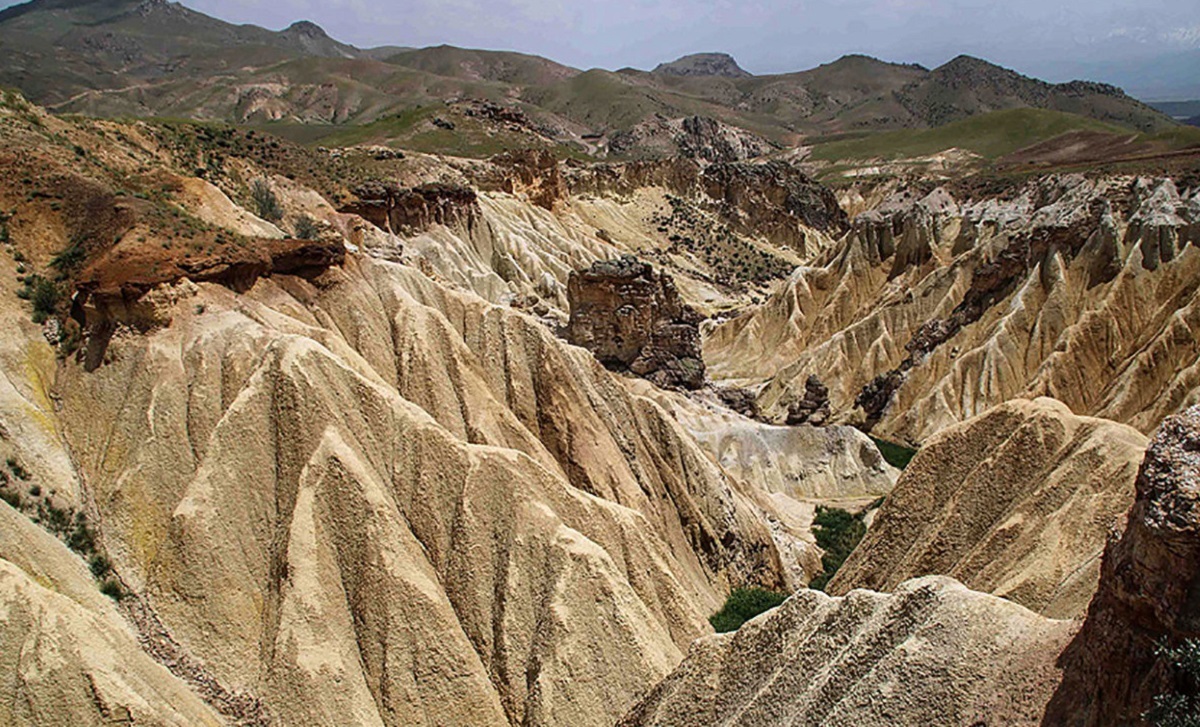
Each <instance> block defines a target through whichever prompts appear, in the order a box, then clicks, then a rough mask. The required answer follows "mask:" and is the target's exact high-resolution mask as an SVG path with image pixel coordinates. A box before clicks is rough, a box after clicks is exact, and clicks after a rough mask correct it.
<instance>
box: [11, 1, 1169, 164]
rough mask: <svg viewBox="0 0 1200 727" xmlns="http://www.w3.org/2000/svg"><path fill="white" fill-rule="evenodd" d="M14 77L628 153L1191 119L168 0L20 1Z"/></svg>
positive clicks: (1110, 94) (32, 94)
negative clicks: (973, 127) (349, 25)
mask: <svg viewBox="0 0 1200 727" xmlns="http://www.w3.org/2000/svg"><path fill="white" fill-rule="evenodd" d="M0 83H2V84H5V85H9V86H15V87H17V88H19V89H21V90H22V91H23V92H24V93H25V94H26V95H27V96H28V97H29V98H31V99H32V100H33V101H35V102H37V103H39V104H43V105H46V106H48V107H50V108H51V109H53V110H55V111H58V112H75V113H84V114H92V115H99V116H169V117H186V118H197V119H213V120H223V121H229V122H235V123H255V124H259V123H274V124H277V125H280V126H298V125H305V126H308V127H311V128H310V130H309V131H308V132H303V133H304V134H307V135H308V136H307V138H310V139H312V138H318V137H320V136H322V135H325V134H333V135H336V134H338V133H343V134H349V137H348V138H351V139H354V140H384V141H387V140H396V139H409V140H412V141H413V142H414V143H417V144H419V143H423V142H422V140H425V141H428V140H429V139H434V138H435V137H436V138H439V139H440V138H441V137H438V136H437V135H438V134H448V133H449V130H450V129H451V128H452V127H453V128H457V127H458V126H459V125H460V124H461V125H462V131H463V132H467V131H470V130H472V129H475V128H476V127H475V126H474V125H473V124H476V123H477V122H478V121H479V120H480V119H485V120H487V121H488V122H489V123H491V126H490V127H488V130H487V134H489V135H492V136H495V134H497V133H499V134H509V135H515V136H516V137H522V136H524V137H528V138H529V140H531V142H537V143H539V144H545V145H567V146H574V147H576V148H579V149H581V150H583V151H586V152H590V153H600V154H603V153H605V152H607V153H609V154H619V155H624V156H637V155H640V154H653V153H656V152H657V151H660V150H662V149H663V148H666V147H669V146H670V144H671V143H676V142H677V140H678V138H679V136H680V134H686V133H687V132H685V131H681V129H682V128H683V127H682V126H681V125H680V124H681V120H683V119H687V118H692V117H707V118H710V119H712V120H714V121H715V124H716V125H715V126H706V127H703V128H704V129H705V130H706V133H708V134H709V136H710V137H711V138H707V137H706V138H705V139H702V140H700V141H699V142H696V143H700V144H701V145H704V144H710V145H711V144H718V145H719V144H731V143H733V141H736V142H737V143H738V144H742V145H747V144H749V145H751V146H754V145H755V144H760V143H761V144H768V145H786V144H793V143H796V142H797V141H798V140H800V139H802V138H805V137H811V136H814V135H825V136H827V135H831V134H846V133H862V132H871V131H879V130H888V129H904V128H927V127H932V126H938V125H942V124H946V123H949V122H953V121H957V120H961V119H964V118H967V117H970V116H974V115H978V114H981V113H986V112H990V111H996V110H1002V109H1012V108H1022V107H1034V108H1042V109H1050V110H1055V111H1061V112H1068V113H1072V114H1078V115H1081V116H1085V117H1089V118H1091V119H1096V120H1099V121H1104V122H1107V123H1112V124H1118V125H1121V126H1125V127H1128V128H1130V129H1136V130H1140V131H1157V130H1161V129H1164V128H1168V127H1171V126H1173V125H1174V124H1175V123H1176V122H1175V121H1173V120H1172V119H1171V118H1170V117H1168V116H1167V115H1166V114H1163V113H1162V112H1160V111H1158V110H1156V109H1154V108H1151V107H1149V106H1147V105H1145V104H1143V103H1141V102H1139V101H1137V100H1135V99H1133V98H1131V97H1129V96H1127V95H1126V94H1125V93H1124V92H1122V91H1121V90H1120V89H1118V88H1116V87H1113V86H1109V85H1105V84H1099V83H1091V82H1084V81H1074V82H1071V83H1065V84H1050V83H1046V82H1043V81H1039V80H1037V79H1033V78H1028V77H1025V76H1022V75H1020V74H1018V73H1016V72H1014V71H1011V70H1008V69H1005V68H1001V67H999V66H996V65H994V64H991V63H988V62H986V61H983V60H980V59H977V58H971V57H968V56H960V57H958V58H955V59H953V60H952V61H950V62H948V63H946V64H944V65H942V66H939V67H937V68H934V69H932V70H930V69H927V68H924V67H921V66H918V65H915V64H914V65H904V64H895V63H886V62H883V61H880V60H876V59H874V58H870V57H866V56H857V55H855V56H846V57H843V58H841V59H838V60H837V61H834V62H832V63H829V64H826V65H822V66H819V67H817V68H814V69H811V70H807V71H800V72H796V73H785V74H777V75H766V76H755V75H752V74H750V73H748V72H746V71H745V70H743V69H742V68H741V67H739V66H738V65H737V63H736V61H734V59H733V58H731V57H729V56H727V55H724V54H698V55H694V56H687V57H684V58H681V59H679V60H676V61H673V62H670V63H664V64H662V65H660V66H659V67H657V68H656V69H655V70H654V71H650V72H646V71H639V70H634V69H622V70H620V71H616V72H611V71H606V70H599V69H594V70H589V71H580V70H578V69H574V68H570V67H567V66H564V65H561V64H558V63H555V62H553V61H551V60H547V59H545V58H540V57H537V56H529V55H522V54H519V53H510V52H498V51H482V50H465V49H461V48H454V47H450V46H438V47H433V48H420V49H409V48H398V47H386V48H375V49H366V50H364V49H359V48H355V47H353V46H350V45H347V44H344V43H340V42H338V41H337V40H334V39H333V38H330V37H329V36H328V35H327V34H326V33H325V31H323V30H322V29H321V28H320V27H318V26H317V25H315V24H313V23H310V22H304V21H302V22H298V23H295V24H293V25H291V26H290V27H288V28H287V29H285V30H282V31H278V32H276V31H270V30H266V29H263V28H259V27H257V26H252V25H234V24H231V23H227V22H224V21H222V20H219V19H216V18H212V17H209V16H207V15H204V14H202V13H199V12H196V11H193V10H190V9H188V8H186V7H184V6H182V5H180V4H178V3H171V2H167V1H166V0H90V1H89V0H33V1H32V2H28V3H25V4H22V5H17V6H13V7H11V8H9V9H7V10H4V11H2V12H0ZM447 102H449V105H447ZM443 116H444V117H446V118H442V117H443ZM434 122H440V123H438V124H436V125H435V123H434ZM492 122H495V123H492ZM327 127H328V128H327ZM334 127H336V128H334ZM337 128H342V129H349V128H354V129H356V131H354V132H338V131H337ZM693 128H698V127H695V125H693ZM714 130H715V131H714ZM481 133H482V132H481ZM747 135H750V136H753V137H754V139H757V140H758V141H747ZM731 139H732V140H733V141H731ZM430 143H432V142H430ZM664 145H665V146H664Z"/></svg>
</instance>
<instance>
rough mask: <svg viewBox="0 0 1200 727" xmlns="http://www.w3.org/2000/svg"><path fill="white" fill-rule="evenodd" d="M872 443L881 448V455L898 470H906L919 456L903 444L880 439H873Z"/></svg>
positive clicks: (915, 451)
mask: <svg viewBox="0 0 1200 727" xmlns="http://www.w3.org/2000/svg"><path fill="white" fill-rule="evenodd" d="M871 441H872V442H874V443H875V446H876V447H878V448H879V453H880V454H882V455H883V458H884V460H886V461H887V463H888V464H890V465H891V466H893V467H895V468H896V469H901V470H902V469H904V468H905V467H907V466H908V463H909V462H911V461H912V458H913V457H916V456H917V450H915V449H913V448H912V447H906V446H904V445H903V444H896V443H895V442H889V441H888V440H886V439H880V438H879V437H871Z"/></svg>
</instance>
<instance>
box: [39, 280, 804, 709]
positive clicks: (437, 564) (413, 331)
mask: <svg viewBox="0 0 1200 727" xmlns="http://www.w3.org/2000/svg"><path fill="white" fill-rule="evenodd" d="M163 300H165V301H166V303H165V304H166V305H169V306H170V309H169V310H168V311H166V312H165V313H164V312H162V311H160V312H159V314H158V315H157V316H156V320H158V321H162V320H163V319H164V317H166V318H168V319H170V320H171V321H172V322H171V323H170V325H169V326H167V327H165V328H160V329H157V330H154V331H152V332H150V333H148V334H147V335H145V336H142V335H136V334H131V333H122V332H121V331H118V332H117V334H116V335H115V336H114V337H113V338H112V340H111V342H110V343H109V344H108V348H107V351H106V352H105V355H104V359H105V360H106V361H108V363H107V364H105V365H103V366H101V367H99V368H97V369H96V370H94V371H90V372H89V371H86V370H84V369H83V368H82V367H79V366H75V365H72V366H69V367H67V369H66V370H64V371H63V372H62V374H61V378H60V387H59V390H60V392H61V395H62V397H63V410H62V413H61V417H62V419H63V420H64V422H65V423H66V429H67V433H68V439H69V441H70V443H71V446H72V449H73V450H74V451H75V452H76V453H77V454H78V457H79V461H80V465H81V468H82V470H83V472H84V473H85V476H86V479H87V481H88V482H89V485H90V487H91V488H92V494H93V496H94V498H95V501H96V505H97V509H98V512H99V519H100V522H101V523H102V524H103V526H104V533H105V539H106V543H107V546H108V548H109V551H110V553H112V555H113V557H114V560H115V561H116V563H117V565H118V569H119V570H120V572H121V573H122V576H123V577H124V578H126V580H128V581H129V582H130V584H131V586H133V587H134V589H135V590H137V591H139V592H143V593H145V594H146V596H147V598H148V601H149V603H150V604H152V605H153V607H154V608H155V609H156V610H157V612H158V614H159V616H160V617H161V618H162V620H163V622H164V623H165V624H166V626H167V627H168V628H169V629H170V630H171V631H172V632H173V634H174V636H175V637H176V638H177V640H178V641H179V642H180V643H181V644H182V645H183V646H184V647H185V648H187V649H188V650H189V651H191V652H192V653H193V654H195V656H197V657H198V658H199V659H200V660H201V661H203V662H204V663H205V664H207V665H208V667H209V668H210V669H211V670H212V672H213V673H214V674H215V675H216V676H217V678H219V679H220V680H221V681H222V682H223V683H226V684H228V685H231V687H233V688H238V689H245V690H248V691H251V692H253V693H255V694H256V695H257V696H259V697H260V698H261V699H262V700H263V702H264V704H265V705H266V707H267V708H268V709H269V710H270V712H271V713H272V714H273V715H274V716H275V717H276V718H277V719H279V720H281V721H282V722H284V723H314V724H327V723H336V722H342V721H344V720H345V719H346V718H347V715H352V718H353V721H355V722H357V723H362V724H414V723H426V724H437V723H447V722H453V723H456V724H488V725H491V724H503V723H513V724H516V723H521V724H531V725H537V724H565V723H570V724H597V725H598V724H610V723H611V722H612V721H613V720H615V719H616V717H617V716H619V714H620V713H621V712H623V711H624V710H625V708H626V707H627V706H628V705H629V704H630V702H631V701H632V700H633V699H634V698H635V697H636V696H637V695H638V694H640V693H641V692H642V691H643V690H644V688H645V685H646V684H649V683H652V682H653V681H654V680H656V679H657V678H659V677H660V676H662V675H663V674H665V673H666V672H667V671H668V670H669V669H670V668H672V666H673V665H674V664H675V663H676V661H677V660H678V658H679V656H680V649H681V648H682V647H683V646H684V645H686V644H687V643H689V642H690V641H691V640H692V639H693V638H695V637H696V636H699V635H702V634H703V633H706V632H707V631H708V626H707V623H706V621H705V619H706V617H707V615H708V614H709V613H711V612H712V611H714V610H716V608H717V607H718V606H719V603H720V601H721V600H722V598H723V594H724V592H725V590H726V589H727V588H728V587H730V586H732V585H736V584H740V583H760V584H763V585H767V586H770V587H775V588H778V587H781V586H782V585H783V566H782V564H781V562H780V560H779V556H778V554H777V551H776V548H775V546H774V544H773V542H772V540H771V536H770V534H769V533H768V532H767V529H766V527H765V526H764V525H763V524H762V516H761V515H760V513H759V510H760V505H758V504H755V503H754V501H753V498H754V497H756V496H755V495H754V494H753V493H742V492H739V491H738V489H737V483H736V482H735V481H733V480H730V479H728V478H727V477H726V476H725V475H724V474H723V473H722V472H721V470H720V469H718V468H717V467H716V465H714V464H713V463H712V462H711V460H709V459H708V458H707V456H706V455H704V454H703V452H702V451H701V450H700V449H699V448H698V447H697V446H696V445H695V444H694V443H693V442H692V440H691V439H690V437H688V436H687V434H686V432H684V431H683V430H682V429H681V428H680V427H679V425H677V424H676V423H675V422H674V421H672V420H671V419H670V418H669V417H668V416H666V415H665V413H664V412H663V411H662V410H661V409H660V408H659V407H658V406H656V405H655V404H653V403H652V402H651V401H649V400H647V399H644V398H641V397H635V396H631V395H629V394H628V393H627V392H626V390H625V388H624V387H623V386H622V384H621V383H620V382H619V381H618V380H617V379H616V378H615V377H613V376H612V375H610V374H608V373H607V372H605V371H604V370H603V369H602V368H601V367H600V366H599V365H598V364H597V363H596V362H595V361H594V360H593V359H592V358H591V356H590V355H588V354H587V353H586V352H585V351H582V350H580V349H573V348H568V347H566V346H564V345H562V344H561V343H560V342H558V341H557V340H556V339H554V338H553V337H552V336H551V335H550V334H549V333H548V332H547V331H546V330H545V329H544V328H543V327H541V326H540V325H538V324H537V323H536V322H534V321H532V320H531V319H529V318H526V317H524V316H522V315H520V314H517V313H513V312H510V311H508V310H505V309H502V308H497V307H494V306H491V305H488V304H486V303H485V302H483V301H482V300H480V299H478V298H476V297H474V296H471V295H464V294H459V293H454V292H451V291H448V290H447V289H446V288H444V287H442V286H440V285H438V284H436V283H435V282H433V281H431V280H430V279H428V278H427V277H425V276H423V275H421V274H420V273H418V272H416V271H415V270H413V269H412V268H408V267H404V266H398V265H393V264H388V263H378V262H372V261H370V260H365V259H360V258H354V259H349V260H348V261H347V263H346V267H345V270H344V271H343V270H342V269H339V268H332V269H330V270H329V271H328V272H327V273H326V274H325V275H324V276H323V277H321V278H319V279H318V280H317V281H316V284H315V285H314V284H310V283H307V282H305V281H303V280H301V279H299V278H289V277H287V276H276V277H275V278H271V279H264V280H261V281H259V282H258V283H257V284H256V285H255V287H253V288H252V289H251V290H250V291H249V292H248V293H247V294H246V295H244V296H238V295H237V294H235V293H233V292H231V291H229V290H227V289H225V288H222V287H219V286H216V285H213V284H203V285H201V286H199V287H196V286H192V285H191V284H190V283H186V282H185V283H181V284H179V286H177V290H176V294H175V295H172V296H164V298H163ZM765 505H766V503H763V506H765ZM597 644H603V645H604V648H603V649H596V648H595V645H597Z"/></svg>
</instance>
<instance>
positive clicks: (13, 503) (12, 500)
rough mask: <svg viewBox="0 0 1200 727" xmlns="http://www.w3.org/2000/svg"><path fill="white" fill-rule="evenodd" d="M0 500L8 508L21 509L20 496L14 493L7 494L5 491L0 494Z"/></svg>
mask: <svg viewBox="0 0 1200 727" xmlns="http://www.w3.org/2000/svg"><path fill="white" fill-rule="evenodd" d="M0 500H4V501H5V502H7V503H8V505H9V507H11V508H13V509H14V510H20V509H21V496H20V495H18V494H17V493H15V492H9V491H7V490H5V491H4V492H0Z"/></svg>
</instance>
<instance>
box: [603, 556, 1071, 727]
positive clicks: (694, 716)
mask: <svg viewBox="0 0 1200 727" xmlns="http://www.w3.org/2000/svg"><path fill="white" fill-rule="evenodd" d="M1075 628H1076V627H1075V626H1074V625H1073V624H1072V623H1071V622H1069V621H1052V620H1048V619H1044V618H1042V617H1041V616H1038V615H1037V614H1035V613H1033V612H1031V611H1028V610H1026V609H1025V608H1023V607H1021V606H1018V605H1016V604H1014V603H1010V602H1008V601H1005V600H1003V599H1000V598H996V597H994V596H989V595H985V594H981V593H976V592H974V591H969V590H967V589H966V588H964V587H963V586H962V585H960V584H958V583H956V582H954V581H953V580H950V579H947V578H937V577H929V578H921V579H917V580H912V581H908V582H907V583H905V584H903V585H902V586H901V587H899V588H898V589H897V590H896V592H895V593H893V594H890V595H889V594H881V593H874V592H871V591H853V592H852V593H850V594H849V595H847V596H843V597H839V598H831V597H829V596H827V595H825V594H824V593H821V592H820V591H811V590H804V591H799V592H797V593H796V594H795V595H794V596H792V597H791V598H790V599H788V600H787V601H786V602H784V604H783V605H782V606H780V607H779V608H777V609H774V610H772V611H769V612H767V613H766V614H763V615H761V616H759V617H758V618H756V619H754V620H753V621H750V622H749V623H747V624H746V625H745V626H743V627H742V628H741V629H740V630H738V631H736V632H734V633H730V634H719V635H716V636H710V637H708V638H705V639H702V640H700V641H698V642H696V643H695V644H693V645H692V648H691V650H690V651H689V652H688V656H687V658H686V659H685V660H684V662H683V663H682V664H681V665H680V666H679V668H677V669H676V670H675V671H674V672H672V673H671V675H670V676H669V677H667V678H666V679H664V680H663V681H662V682H661V683H659V684H658V686H656V687H655V688H654V690H653V691H652V692H651V693H650V694H649V695H648V696H647V697H646V698H645V699H644V700H642V701H641V702H640V703H639V704H638V705H637V706H636V707H635V708H634V709H632V710H631V711H630V712H629V714H627V715H626V716H625V717H624V718H623V719H622V721H621V722H620V723H619V724H621V725H624V726H626V727H633V726H637V725H657V726H659V727H672V726H676V725H677V726H679V727H683V726H684V725H713V726H716V725H720V726H721V727H732V726H733V725H745V726H746V727H750V726H752V725H767V724H821V725H862V724H890V725H929V724H980V723H983V724H1037V723H1038V721H1039V719H1040V717H1041V710H1042V707H1043V705H1044V704H1045V703H1046V701H1048V700H1049V698H1050V695H1051V694H1052V693H1053V691H1054V687H1055V685H1056V684H1057V681H1058V678H1059V669H1058V668H1057V667H1056V666H1055V658H1056V656H1057V655H1058V653H1059V652H1060V651H1061V650H1062V648H1063V647H1064V646H1065V645H1066V643H1067V642H1068V641H1069V640H1070V638H1071V635H1072V633H1073V632H1074V630H1075Z"/></svg>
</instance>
